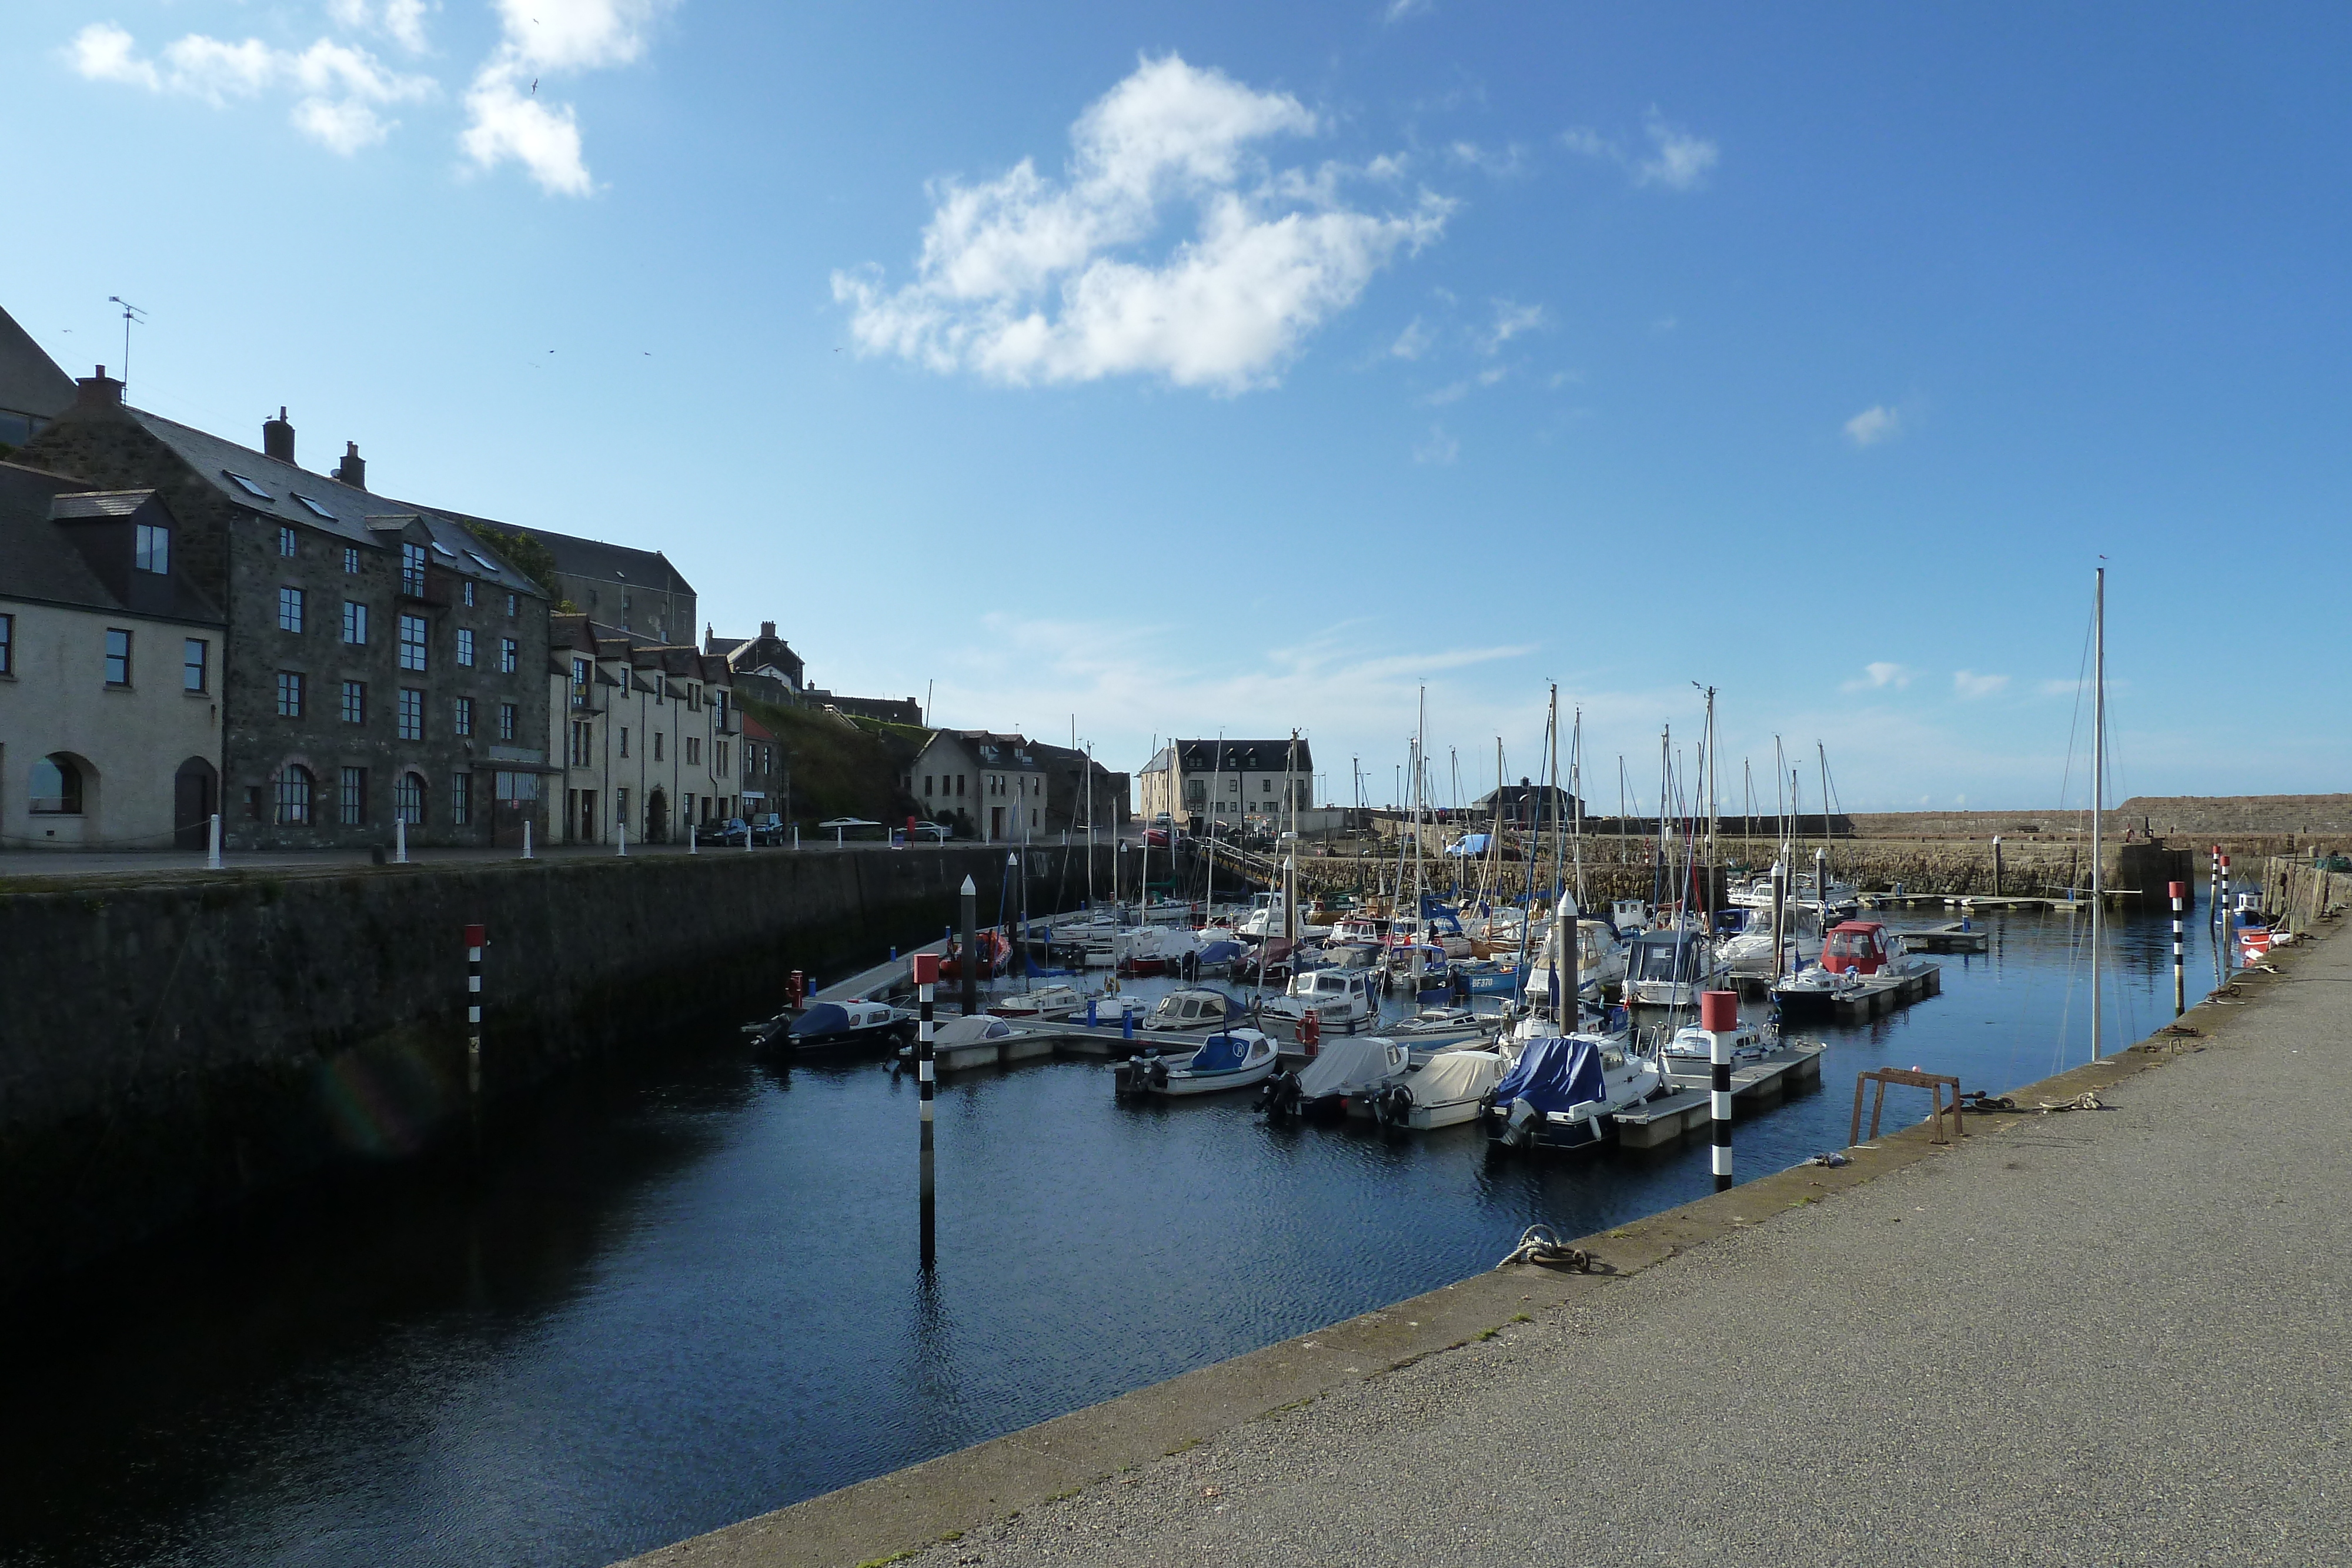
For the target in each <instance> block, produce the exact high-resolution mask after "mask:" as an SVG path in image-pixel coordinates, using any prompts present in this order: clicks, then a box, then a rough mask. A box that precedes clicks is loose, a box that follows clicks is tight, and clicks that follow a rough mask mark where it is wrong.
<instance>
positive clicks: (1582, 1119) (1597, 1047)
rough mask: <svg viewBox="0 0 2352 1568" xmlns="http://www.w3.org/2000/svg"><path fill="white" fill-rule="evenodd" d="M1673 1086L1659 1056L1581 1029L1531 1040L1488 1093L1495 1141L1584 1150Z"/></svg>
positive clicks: (1490, 1134)
mask: <svg viewBox="0 0 2352 1568" xmlns="http://www.w3.org/2000/svg"><path fill="white" fill-rule="evenodd" d="M1664 1087H1665V1075H1664V1073H1663V1072H1661V1071H1659V1070H1658V1067H1657V1064H1656V1063H1654V1062H1650V1061H1643V1060H1642V1059H1640V1058H1638V1057H1627V1056H1621V1055H1619V1054H1618V1053H1617V1052H1615V1051H1606V1050H1604V1048H1603V1047H1602V1045H1601V1042H1600V1041H1599V1040H1591V1039H1587V1038H1584V1037H1582V1036H1579V1035H1564V1036H1560V1035H1556V1036H1553V1037H1552V1038H1550V1039H1549V1040H1530V1041H1528V1044H1527V1046H1526V1047H1525V1048H1524V1049H1523V1050H1522V1051H1520V1052H1519V1060H1518V1064H1517V1066H1515V1067H1513V1068H1512V1069H1511V1071H1509V1072H1508V1073H1507V1074H1505V1075H1504V1077H1503V1079H1502V1081H1501V1082H1498V1083H1496V1085H1495V1087H1494V1088H1493V1089H1491V1090H1489V1091H1487V1093H1486V1111H1485V1114H1484V1115H1483V1116H1482V1117H1481V1121H1482V1122H1483V1123H1484V1124H1485V1126H1486V1136H1487V1139H1488V1140H1489V1141H1490V1142H1492V1143H1495V1144H1498V1145H1502V1146H1503V1147H1505V1148H1514V1149H1581V1148H1590V1147H1591V1146H1593V1145H1597V1144H1600V1143H1602V1142H1604V1141H1606V1140H1607V1139H1608V1138H1609V1137H1610V1136H1611V1135H1612V1133H1613V1131H1614V1128H1613V1126H1612V1121H1611V1118H1612V1117H1613V1116H1614V1115H1615V1114H1616V1113H1618V1112H1620V1111H1630V1110H1632V1109H1633V1108H1634V1107H1636V1106H1638V1105H1641V1104H1643V1103H1645V1102H1646V1101H1648V1100H1649V1099H1651V1098H1652V1097H1653V1096H1654V1095H1655V1094H1657V1093H1658V1092H1660V1091H1661V1090H1662V1089H1664Z"/></svg>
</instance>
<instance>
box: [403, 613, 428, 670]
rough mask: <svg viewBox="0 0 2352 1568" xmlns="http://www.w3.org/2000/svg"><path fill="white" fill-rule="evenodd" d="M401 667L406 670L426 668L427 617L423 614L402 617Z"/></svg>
mask: <svg viewBox="0 0 2352 1568" xmlns="http://www.w3.org/2000/svg"><path fill="white" fill-rule="evenodd" d="M400 667H401V668H402V669H404V670H423V669H424V668H425V617H424V616H422V615H404V616H402V617H401V618H400Z"/></svg>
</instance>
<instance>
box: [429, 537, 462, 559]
mask: <svg viewBox="0 0 2352 1568" xmlns="http://www.w3.org/2000/svg"><path fill="white" fill-rule="evenodd" d="M433 553H434V554H435V555H437V556H440V557H442V558H444V559H448V560H456V559H457V551H456V550H453V549H450V548H449V547H448V546H447V545H445V544H443V543H442V542H441V541H440V540H439V539H435V540H434V541H433Z"/></svg>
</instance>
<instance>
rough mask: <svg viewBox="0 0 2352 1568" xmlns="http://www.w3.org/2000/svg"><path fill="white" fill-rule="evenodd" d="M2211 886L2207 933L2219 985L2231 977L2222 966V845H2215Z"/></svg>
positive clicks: (2207, 913) (2214, 980)
mask: <svg viewBox="0 0 2352 1568" xmlns="http://www.w3.org/2000/svg"><path fill="white" fill-rule="evenodd" d="M2209 886H2210V889H2211V895H2210V898H2209V899H2208V900H2207V903H2208V904H2209V905H2210V907H2209V908H2208V909H2207V910H2206V912H2205V934H2206V935H2207V936H2210V937H2211V938H2212V939H2213V984H2214V985H2216V986H2219V985H2220V984H2221V982H2222V981H2223V980H2225V979H2227V978H2228V977H2229V976H2228V974H2227V973H2226V972H2225V971H2224V970H2223V969H2222V967H2221V845H2219V844H2215V845H2214V846H2213V874H2212V879H2211V881H2210V883H2209Z"/></svg>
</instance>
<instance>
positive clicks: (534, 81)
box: [530, 77, 539, 98]
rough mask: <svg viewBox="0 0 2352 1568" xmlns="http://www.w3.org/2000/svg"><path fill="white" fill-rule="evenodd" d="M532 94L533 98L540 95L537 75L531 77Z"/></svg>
mask: <svg viewBox="0 0 2352 1568" xmlns="http://www.w3.org/2000/svg"><path fill="white" fill-rule="evenodd" d="M530 96H531V97H533V98H537V97H538V96H539V78H537V77H533V78H530Z"/></svg>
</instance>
